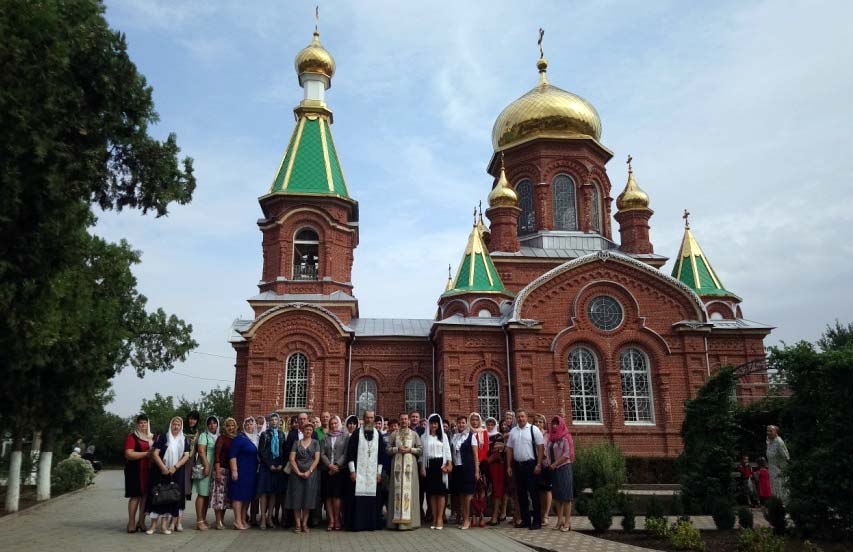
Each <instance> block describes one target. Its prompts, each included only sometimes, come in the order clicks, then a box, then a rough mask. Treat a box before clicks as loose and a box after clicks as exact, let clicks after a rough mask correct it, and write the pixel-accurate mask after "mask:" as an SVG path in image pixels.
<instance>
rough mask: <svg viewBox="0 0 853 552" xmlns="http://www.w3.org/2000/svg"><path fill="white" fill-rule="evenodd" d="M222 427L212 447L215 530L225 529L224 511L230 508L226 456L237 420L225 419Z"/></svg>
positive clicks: (212, 491) (212, 493) (212, 498)
mask: <svg viewBox="0 0 853 552" xmlns="http://www.w3.org/2000/svg"><path fill="white" fill-rule="evenodd" d="M222 427H223V431H222V434H221V435H220V436H219V437H218V438H217V439H216V445H215V447H214V448H215V450H214V455H213V475H212V476H211V482H210V506H211V508H213V514H214V515H215V516H216V525H215V527H216V529H224V528H225V510H227V509H228V508H231V499H230V498H229V496H228V479H229V477H228V474H229V469H228V468H229V467H230V464H229V462H228V455H229V454H230V452H231V442H232V441H233V440H234V438H235V437H237V420H235V419H234V418H225V424H224V425H223V426H222Z"/></svg>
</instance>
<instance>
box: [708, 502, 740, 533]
mask: <svg viewBox="0 0 853 552" xmlns="http://www.w3.org/2000/svg"><path fill="white" fill-rule="evenodd" d="M711 517H712V518H713V519H714V525H716V526H717V529H722V530H724V531H728V530H729V529H734V528H735V511H734V508H733V507H732V504H731V503H730V502H729V501H728V500H726V499H724V498H721V499H719V500H717V501H716V502H715V503H714V509H713V510H712V512H711Z"/></svg>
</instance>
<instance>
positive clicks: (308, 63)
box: [294, 29, 335, 84]
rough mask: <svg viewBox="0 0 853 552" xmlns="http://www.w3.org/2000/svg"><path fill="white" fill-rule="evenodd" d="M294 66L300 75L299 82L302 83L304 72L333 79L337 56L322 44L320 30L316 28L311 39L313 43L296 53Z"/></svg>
mask: <svg viewBox="0 0 853 552" xmlns="http://www.w3.org/2000/svg"><path fill="white" fill-rule="evenodd" d="M294 66H295V67H296V73H297V74H298V75H299V84H302V75H303V74H304V73H315V74H319V75H323V76H324V77H326V78H327V79H329V80H330V81H331V79H332V76H333V75H334V74H335V58H333V57H332V54H330V53H329V51H328V50H326V49H325V48H324V47H323V45H322V44H320V31H318V30H317V29H314V38H313V39H312V40H311V44H309V45H308V46H306V47H305V48H303V49H302V50H300V52H299V53H298V54H296V60H295V61H294Z"/></svg>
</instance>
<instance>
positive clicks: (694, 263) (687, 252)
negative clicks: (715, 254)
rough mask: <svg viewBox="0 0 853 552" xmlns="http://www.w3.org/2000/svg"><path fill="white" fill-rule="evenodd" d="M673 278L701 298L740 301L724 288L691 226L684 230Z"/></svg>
mask: <svg viewBox="0 0 853 552" xmlns="http://www.w3.org/2000/svg"><path fill="white" fill-rule="evenodd" d="M672 277H673V278H677V279H678V280H680V281H681V282H682V283H683V284H685V285H686V286H687V287H689V288H690V289H692V290H693V291H695V292H696V294H697V295H699V296H703V295H720V296H727V297H734V298H738V299H739V297H738V296H737V295H735V294H734V293H732V292H731V291H729V290H727V289H726V288H724V287H723V283H722V282H721V281H720V279H719V278H718V277H717V273H716V272H714V267H712V266H711V263H710V262H709V261H708V258H707V257H706V256H705V253H703V252H702V248H701V247H699V242H697V241H696V238H694V237H693V232H691V231H690V225H689V224H686V225H685V228H684V238H683V239H682V240H681V252H680V253H679V255H678V258H677V259H676V261H675V266H674V267H673V268H672Z"/></svg>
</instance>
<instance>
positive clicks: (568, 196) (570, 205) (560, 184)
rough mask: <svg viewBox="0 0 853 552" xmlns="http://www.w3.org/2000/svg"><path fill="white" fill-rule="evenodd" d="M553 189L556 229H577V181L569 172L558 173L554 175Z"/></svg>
mask: <svg viewBox="0 0 853 552" xmlns="http://www.w3.org/2000/svg"><path fill="white" fill-rule="evenodd" d="M551 190H552V193H553V195H554V230H577V229H578V212H577V205H576V203H575V181H574V180H572V177H571V176H569V175H567V174H558V175H557V176H556V177H554V182H553V183H552V185H551Z"/></svg>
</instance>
